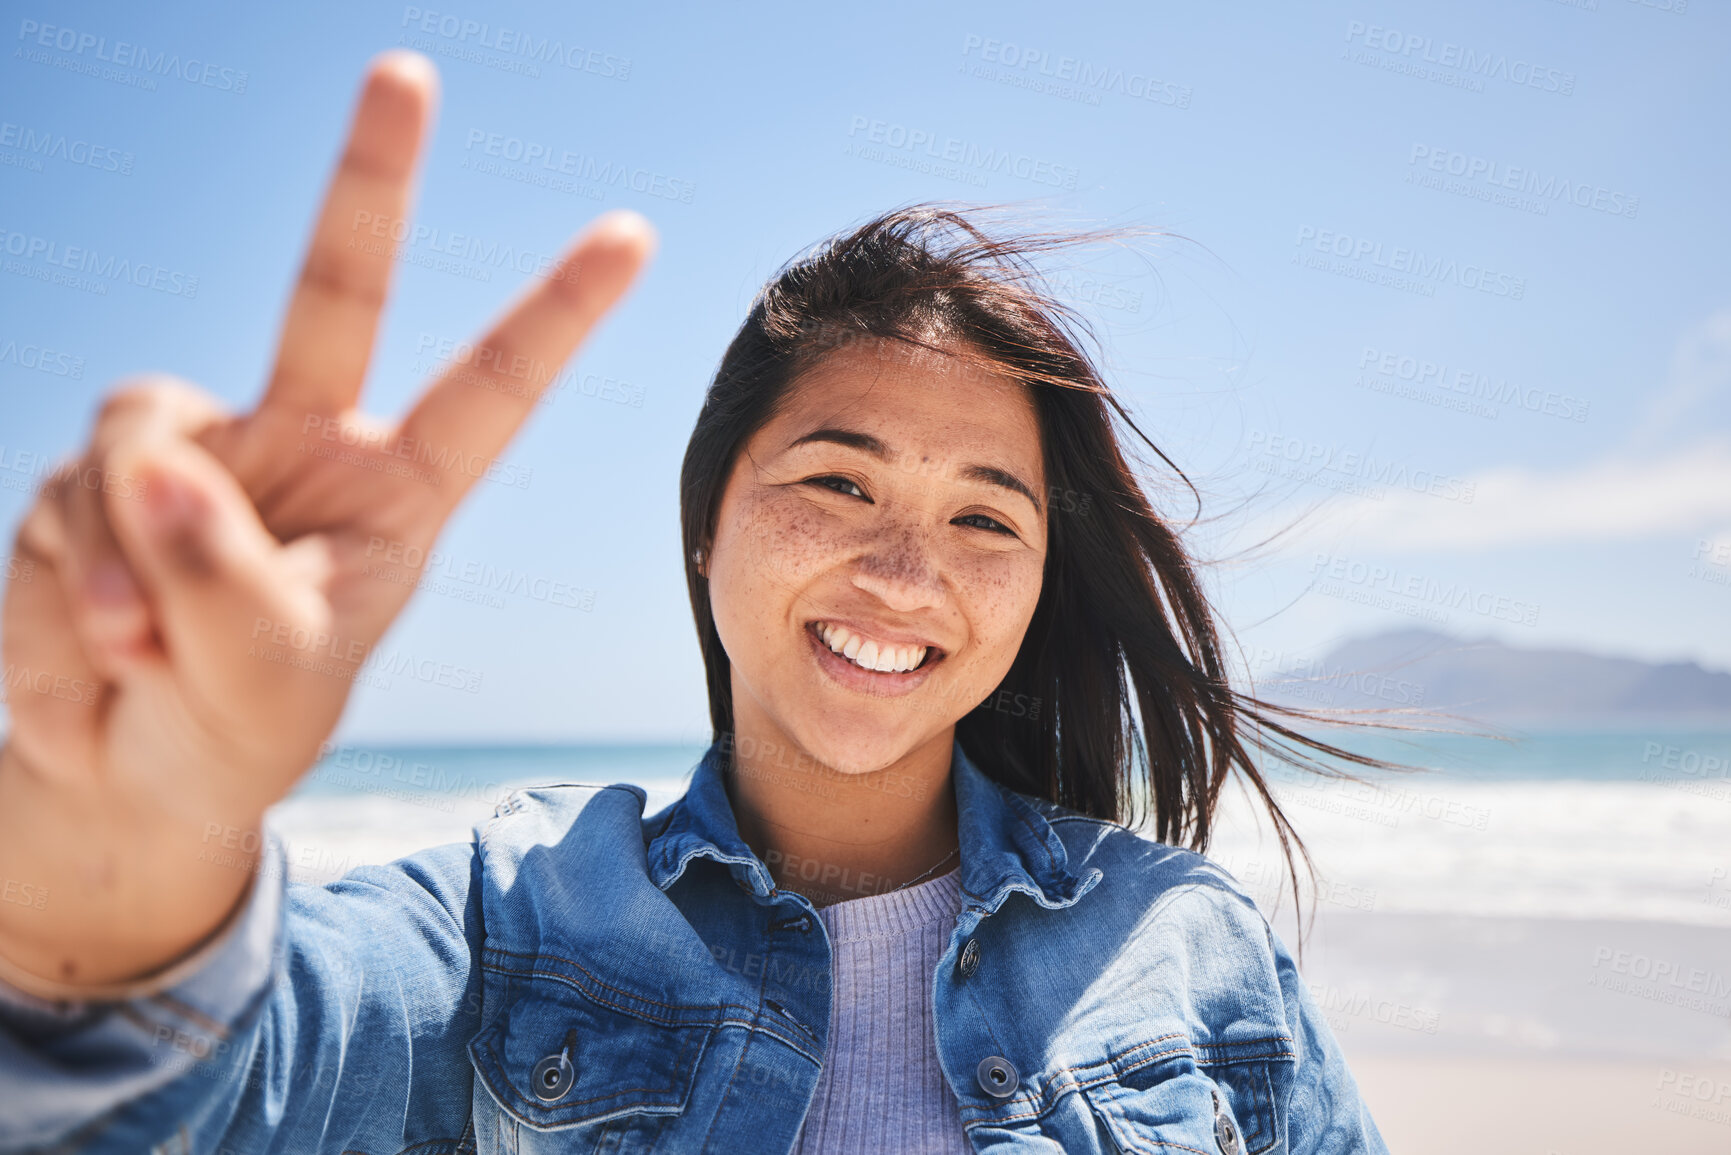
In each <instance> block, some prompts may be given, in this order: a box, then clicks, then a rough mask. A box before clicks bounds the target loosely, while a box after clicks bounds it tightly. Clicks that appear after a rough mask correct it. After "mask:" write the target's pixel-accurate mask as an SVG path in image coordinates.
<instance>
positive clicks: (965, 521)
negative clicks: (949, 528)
mask: <svg viewBox="0 0 1731 1155" xmlns="http://www.w3.org/2000/svg"><path fill="white" fill-rule="evenodd" d="M975 523H984V524H975ZM950 524H951V525H970V524H971V525H972V527H973V528H974V529H984V530H988V531H990V532H992V533H1003V534H1008V535H1009V536H1011V537H1015V536H1016V531H1015V530H1013V529H1011V528H1010V527H1009V526H1007V525H1005V524H1004V523H1003V522H1001V521H997V520H995V519H993V518H990V517H987V516H986V515H985V514H983V513H964V514H963V515H962V516H960V517H958V518H956V519H955V521H952V522H951V523H950Z"/></svg>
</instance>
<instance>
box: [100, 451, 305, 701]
mask: <svg viewBox="0 0 1731 1155" xmlns="http://www.w3.org/2000/svg"><path fill="white" fill-rule="evenodd" d="M111 460H113V461H114V465H115V468H116V469H118V470H119V471H121V473H122V475H123V476H130V477H133V478H136V479H137V480H138V481H139V482H140V483H141V485H142V488H143V494H142V497H141V498H140V499H138V500H127V499H125V498H122V497H119V496H116V495H110V500H109V501H108V502H107V512H108V515H109V519H110V522H111V524H112V525H113V527H114V531H115V537H116V538H117V540H118V541H119V542H120V545H121V548H122V550H123V551H124V553H125V554H126V558H127V562H128V564H129V566H130V567H131V568H132V571H133V573H134V574H135V575H136V576H137V578H138V580H139V583H140V585H141V586H142V587H143V589H144V593H145V595H146V597H147V599H148V600H149V601H150V603H151V608H152V616H153V618H154V620H155V624H156V627H157V632H158V635H159V637H160V639H161V642H162V647H163V649H164V650H165V651H166V653H167V656H168V659H169V664H170V665H171V666H172V667H173V668H174V671H175V675H176V679H177V680H181V681H183V682H185V683H186V684H187V686H188V688H189V689H197V690H201V691H203V692H202V693H201V694H200V695H199V696H200V697H201V698H202V699H203V700H204V701H206V702H209V703H219V702H231V703H235V704H239V703H241V702H244V701H248V700H250V699H251V697H252V692H253V691H270V690H274V689H280V688H281V687H282V686H283V685H284V684H285V683H286V682H288V681H289V680H290V675H291V673H292V672H293V669H294V667H293V666H291V665H288V664H285V663H283V662H280V661H277V662H273V661H271V660H268V659H261V656H260V655H261V651H263V650H267V649H269V648H270V642H269V639H270V638H272V637H284V638H293V639H298V638H303V637H305V638H309V639H310V638H311V637H314V636H317V635H319V634H320V632H321V631H322V630H324V629H325V628H326V624H327V622H328V620H329V617H330V610H329V605H328V603H327V602H326V600H325V598H324V596H323V594H322V593H321V592H320V591H319V590H318V589H317V588H316V587H315V586H314V584H313V583H312V582H310V581H309V580H308V579H307V576H306V574H305V572H304V567H301V568H300V569H297V568H296V567H293V566H291V565H289V564H287V562H286V560H285V553H286V551H285V550H284V548H283V547H282V545H281V544H279V543H278V542H277V540H276V539H275V538H274V537H273V536H272V535H271V533H270V531H269V530H267V529H266V528H265V526H264V524H263V522H261V521H260V520H259V516H258V512H257V510H256V509H254V507H253V504H252V501H251V499H250V498H248V497H247V495H246V493H245V491H244V490H242V489H241V487H240V484H239V482H238V481H236V480H235V478H234V476H233V475H232V474H231V473H229V472H228V470H226V469H225V468H223V466H222V465H221V464H220V463H219V462H218V461H217V460H216V459H215V458H214V457H212V456H211V455H210V454H209V453H208V452H206V451H205V450H204V449H202V448H201V447H200V446H198V445H196V444H193V443H191V442H187V441H180V440H169V439H161V440H155V441H154V442H153V443H151V444H148V445H145V446H140V447H135V448H131V452H129V453H128V452H126V451H123V450H119V449H117V450H116V451H115V453H114V454H113V455H112V457H111ZM261 642H262V644H261Z"/></svg>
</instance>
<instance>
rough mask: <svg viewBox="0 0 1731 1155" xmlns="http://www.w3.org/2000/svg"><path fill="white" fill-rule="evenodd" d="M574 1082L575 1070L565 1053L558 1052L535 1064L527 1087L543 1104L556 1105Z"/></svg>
mask: <svg viewBox="0 0 1731 1155" xmlns="http://www.w3.org/2000/svg"><path fill="white" fill-rule="evenodd" d="M576 1080H577V1069H576V1068H575V1067H573V1066H572V1065H571V1060H570V1059H568V1058H566V1056H565V1052H564V1051H559V1052H558V1053H556V1054H552V1055H548V1056H547V1057H546V1058H545V1059H542V1060H541V1061H540V1062H539V1063H536V1064H535V1070H534V1071H533V1072H531V1074H530V1075H529V1086H530V1088H531V1089H532V1090H533V1091H534V1092H535V1097H536V1098H537V1099H539V1100H541V1101H542V1102H543V1103H557V1102H558V1101H559V1100H560V1099H563V1098H564V1097H565V1096H566V1094H567V1093H568V1092H569V1091H570V1090H571V1084H572V1083H574V1082H576Z"/></svg>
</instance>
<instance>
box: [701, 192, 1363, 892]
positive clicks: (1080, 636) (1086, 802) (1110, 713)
mask: <svg viewBox="0 0 1731 1155" xmlns="http://www.w3.org/2000/svg"><path fill="white" fill-rule="evenodd" d="M986 211H987V210H959V209H953V208H945V207H941V206H936V205H925V204H922V205H914V206H910V207H907V208H902V209H898V210H895V211H893V212H889V213H886V214H884V215H883V216H880V217H877V218H876V219H874V220H871V221H868V222H867V223H866V224H864V225H861V226H860V227H859V228H857V229H855V230H853V231H851V232H848V233H846V234H843V235H840V236H837V237H835V238H833V239H831V240H830V241H828V242H826V243H825V244H823V245H822V246H820V247H819V248H817V249H816V250H814V251H813V252H812V253H810V254H808V255H806V256H805V257H803V258H801V259H798V260H796V261H794V262H792V263H790V264H789V265H787V266H785V267H784V268H783V269H782V270H781V271H780V272H779V273H777V274H776V275H775V277H774V278H772V279H771V281H770V282H769V283H768V284H767V285H766V286H765V287H764V288H763V290H762V291H761V292H760V293H759V294H758V295H757V298H756V300H755V301H754V302H753V303H752V307H751V310H750V312H749V313H748V314H747V316H746V318H745V322H744V324H742V325H741V326H740V329H739V332H738V334H737V335H736V336H735V337H734V339H733V341H732V342H731V343H730V344H729V345H728V347H727V351H726V353H725V354H724V355H723V357H722V359H721V364H720V366H719V367H718V368H717V370H716V373H715V378H714V380H713V381H712V382H711V384H710V386H709V390H708V393H707V395H706V396H705V398H704V402H703V408H702V411H701V412H700V413H699V414H698V417H697V425H696V428H695V429H694V430H693V431H692V434H691V441H690V443H689V445H687V447H686V451H685V461H684V465H683V468H682V470H681V473H680V513H681V522H682V528H683V542H684V549H685V571H686V583H687V585H688V587H689V590H690V594H691V611H692V615H693V616H694V618H695V619H696V624H697V635H698V638H699V640H700V642H701V644H702V647H703V661H704V667H705V671H706V674H707V677H708V686H709V714H710V720H711V723H712V725H713V726H714V729H715V734H716V736H717V737H718V738H719V737H721V736H723V735H726V734H730V733H731V732H732V730H733V701H732V689H731V675H730V666H729V662H728V658H727V654H726V652H725V651H724V650H723V649H722V645H721V638H720V636H719V635H718V634H717V632H716V629H715V623H714V619H713V617H712V615H711V611H710V605H709V588H708V583H707V581H706V580H705V578H704V577H703V575H702V574H701V573H699V572H698V566H697V563H696V562H695V560H694V557H695V554H696V551H698V550H699V549H702V548H707V546H708V544H709V542H710V541H711V539H712V537H713V533H714V529H715V518H716V515H717V511H718V510H719V508H720V504H721V496H722V490H723V487H724V486H725V484H726V480H727V478H728V476H729V475H730V473H731V471H732V469H733V466H734V462H735V459H736V458H737V456H738V454H739V452H740V450H741V448H742V447H743V446H744V444H745V443H746V441H747V440H748V439H749V438H750V437H751V436H752V434H754V433H755V432H756V431H757V430H758V429H759V428H761V427H762V426H763V425H764V424H765V423H766V422H767V421H768V420H769V419H770V418H771V417H772V416H773V415H774V413H775V411H776V408H777V406H778V404H779V403H780V401H781V400H782V398H784V397H785V396H786V395H787V393H788V390H789V388H790V387H791V386H792V385H793V384H794V383H795V382H796V381H797V380H798V378H799V377H800V375H801V374H802V373H804V372H805V371H806V370H808V369H809V368H811V367H812V366H813V365H814V364H816V363H817V362H818V361H819V360H821V359H822V358H824V357H825V356H828V355H830V354H832V353H833V352H835V351H836V350H837V349H839V348H842V347H845V346H846V345H848V344H849V343H851V342H857V341H873V340H878V339H883V340H892V341H901V342H906V343H908V344H911V345H915V346H919V347H922V348H926V349H933V350H936V351H939V352H946V351H947V352H950V353H952V354H954V353H955V352H956V351H957V350H958V349H959V350H960V351H961V355H962V358H963V360H964V361H966V362H971V363H973V364H974V365H975V366H976V367H979V368H983V369H985V370H988V371H990V372H992V373H994V374H999V375H1002V376H1005V377H1008V378H1011V379H1013V380H1017V381H1020V382H1022V383H1024V384H1026V385H1027V386H1028V387H1029V390H1030V393H1031V395H1032V399H1033V402H1034V406H1035V409H1036V412H1037V414H1038V418H1039V424H1040V429H1041V437H1042V442H1043V445H1044V454H1045V468H1046V480H1047V483H1048V486H1049V487H1050V492H1051V494H1052V495H1053V497H1054V498H1055V499H1057V500H1054V501H1052V502H1049V503H1048V504H1049V505H1050V506H1051V513H1052V515H1053V516H1050V517H1049V518H1048V538H1047V553H1046V563H1045V573H1044V579H1043V583H1042V586H1041V590H1040V598H1039V602H1038V604H1037V605H1036V608H1035V610H1034V614H1033V618H1032V620H1031V622H1030V623H1029V626H1028V631H1027V635H1026V636H1025V638H1024V639H1023V642H1022V646H1021V650H1020V652H1019V653H1018V654H1017V656H1016V659H1015V662H1014V664H1013V665H1012V666H1011V667H1010V671H1009V673H1008V674H1007V675H1005V677H1004V681H1003V683H1002V685H1001V686H1000V687H999V692H998V694H995V695H994V697H999V696H1000V695H1002V694H1009V695H1011V697H1010V698H1009V699H1002V700H1010V701H1014V700H1015V696H1016V695H1020V696H1021V700H1022V701H1024V702H1027V701H1033V702H1038V703H1041V704H1044V708H1043V709H1042V710H1041V711H1040V721H1039V724H1038V725H1034V726H1031V725H1030V723H1029V720H1028V718H1027V717H1026V716H1025V713H1024V716H1016V712H1014V711H1004V710H997V709H976V710H973V711H970V712H969V713H967V714H966V715H965V716H963V717H962V719H961V720H960V722H959V723H958V724H957V730H956V732H957V737H958V739H959V740H960V742H961V744H962V748H963V749H964V750H965V751H967V753H968V756H969V757H970V758H972V759H973V760H974V761H975V763H976V764H977V765H978V766H979V767H980V769H981V770H982V771H983V772H984V773H986V774H987V775H989V776H990V777H992V778H993V779H994V780H996V781H998V782H1000V783H1002V784H1003V785H1005V786H1008V787H1010V788H1011V789H1014V790H1018V791H1021V792H1023V793H1025V794H1030V795H1034V796H1036V797H1039V798H1044V799H1048V800H1050V801H1053V802H1057V803H1060V804H1062V805H1064V806H1067V807H1070V808H1072V809H1074V810H1077V811H1079V812H1081V813H1083V814H1087V815H1091V816H1094V817H1097V818H1105V819H1109V820H1112V821H1115V822H1121V823H1125V824H1128V825H1132V826H1140V825H1141V824H1142V822H1143V816H1142V815H1141V814H1140V813H1138V809H1139V808H1138V802H1139V801H1140V798H1139V796H1138V792H1137V790H1136V789H1135V786H1136V784H1137V782H1138V780H1140V782H1141V783H1142V784H1143V785H1144V786H1145V788H1146V796H1147V798H1148V799H1150V800H1151V801H1152V804H1153V818H1154V826H1153V832H1154V835H1155V837H1156V838H1158V839H1159V840H1160V841H1162V842H1167V843H1171V844H1175V845H1186V844H1187V845H1189V846H1190V847H1191V848H1192V849H1195V850H1198V851H1205V850H1206V849H1207V847H1208V843H1209V839H1210V835H1211V833H1212V823H1213V816H1214V811H1215V807H1216V805H1217V803H1218V801H1219V797H1220V792H1221V788H1222V787H1223V786H1224V785H1225V784H1226V782H1227V780H1228V779H1229V778H1230V776H1231V775H1232V774H1233V773H1234V772H1237V773H1238V774H1240V775H1242V776H1243V778H1244V779H1245V781H1246V782H1247V783H1248V784H1249V786H1250V787H1251V788H1252V789H1253V790H1254V791H1255V792H1256V794H1257V795H1258V796H1259V797H1260V798H1261V800H1262V803H1263V805H1264V806H1265V807H1266V808H1267V812H1268V814H1269V816H1270V818H1271V819H1272V820H1273V824H1274V829H1275V832H1276V833H1277V835H1278V836H1279V839H1280V843H1281V846H1282V849H1283V851H1284V852H1285V855H1286V860H1287V866H1288V873H1289V877H1290V878H1291V880H1292V884H1293V888H1294V892H1295V893H1296V892H1297V886H1298V878H1297V872H1296V869H1295V867H1294V866H1293V847H1294V845H1296V846H1297V849H1298V851H1299V853H1300V854H1302V855H1304V857H1305V860H1306V862H1307V863H1308V861H1309V856H1308V854H1307V853H1305V851H1304V846H1303V842H1302V840H1301V839H1299V838H1298V836H1297V833H1296V831H1294V830H1293V829H1292V826H1291V824H1290V823H1289V822H1288V821H1287V819H1286V817H1285V815H1284V814H1283V813H1282V812H1281V809H1280V806H1279V804H1278V803H1277V802H1276V801H1275V799H1274V797H1273V794H1272V793H1271V791H1270V789H1269V786H1268V783H1267V781H1266V779H1265V778H1264V776H1263V774H1262V772H1261V770H1260V769H1259V768H1258V766H1257V763H1256V761H1255V759H1254V758H1253V757H1252V754H1251V750H1252V749H1253V748H1254V749H1257V750H1261V751H1263V752H1264V753H1267V754H1270V755H1273V756H1274V757H1276V758H1278V759H1279V760H1281V761H1284V762H1287V763H1290V764H1293V765H1296V766H1298V767H1301V768H1303V769H1307V770H1311V771H1313V772H1316V773H1321V774H1325V775H1331V776H1342V775H1341V772H1340V771H1338V770H1335V769H1333V768H1331V767H1329V766H1327V765H1326V764H1325V763H1323V762H1320V761H1318V759H1317V757H1316V756H1317V755H1323V756H1326V757H1328V758H1335V759H1344V760H1346V761H1349V762H1354V763H1357V764H1359V765H1383V763H1381V762H1379V761H1377V760H1375V759H1371V758H1367V757H1363V756H1361V755H1358V754H1353V753H1350V752H1348V751H1345V750H1342V749H1339V748H1337V747H1335V746H1333V745H1330V744H1328V743H1325V742H1322V741H1320V740H1319V739H1316V738H1314V737H1311V736H1308V735H1306V734H1304V733H1301V732H1300V731H1298V730H1297V729H1295V728H1293V723H1298V722H1303V721H1306V720H1321V719H1320V718H1319V716H1318V715H1316V714H1314V713H1311V712H1306V711H1300V710H1295V709H1290V708H1287V707H1283V706H1277V705H1272V704H1269V703H1267V702H1264V701H1261V700H1259V699H1257V698H1254V697H1251V696H1249V695H1247V694H1245V693H1241V692H1239V691H1236V690H1234V689H1233V687H1232V686H1231V685H1230V684H1229V683H1228V671H1227V668H1226V664H1225V662H1224V661H1223V657H1222V652H1221V649H1222V647H1221V639H1220V635H1219V631H1218V628H1217V626H1216V622H1215V615H1214V613H1213V611H1212V609H1211V607H1210V605H1209V603H1208V600H1207V598H1206V597H1205V595H1204V593H1203V590H1202V588H1201V586H1200V584H1199V582H1198V580H1197V568H1196V564H1195V563H1194V562H1193V561H1192V559H1191V557H1190V556H1189V554H1188V553H1187V552H1186V550H1185V548H1184V545H1183V544H1182V542H1181V541H1180V540H1179V537H1178V536H1177V534H1176V533H1175V532H1174V531H1173V530H1172V529H1171V528H1170V527H1169V526H1168V525H1167V523H1166V521H1164V520H1163V519H1162V518H1161V517H1160V516H1159V515H1158V514H1156V513H1155V512H1154V509H1153V507H1152V506H1151V505H1150V503H1149V500H1148V498H1147V496H1146V495H1145V494H1144V493H1143V491H1142V488H1141V485H1140V484H1139V483H1138V481H1137V478H1136V475H1135V473H1134V472H1133V470H1132V469H1131V466H1130V463H1129V462H1128V461H1127V460H1126V458H1125V455H1124V453H1123V452H1122V449H1121V446H1120V440H1119V432H1118V429H1119V426H1120V425H1121V426H1122V428H1124V429H1126V430H1128V431H1129V432H1130V433H1132V434H1133V435H1134V436H1135V437H1136V438H1138V439H1140V441H1141V442H1142V443H1143V444H1145V445H1146V446H1147V447H1148V448H1149V449H1150V450H1152V451H1153V453H1154V454H1155V455H1157V456H1158V457H1159V458H1160V460H1161V461H1162V462H1164V463H1165V465H1166V466H1167V467H1169V468H1170V469H1171V470H1172V472H1173V473H1174V474H1175V475H1176V476H1177V477H1178V478H1179V479H1180V480H1182V481H1184V483H1185V484H1186V485H1189V481H1188V479H1187V478H1184V475H1183V473H1182V471H1180V470H1179V469H1178V468H1177V466H1175V465H1173V464H1172V462H1171V461H1170V460H1169V459H1167V458H1166V456H1165V454H1163V453H1161V452H1160V450H1159V448H1158V447H1157V446H1155V445H1154V443H1153V442H1152V441H1151V440H1149V438H1148V437H1147V436H1146V435H1145V434H1144V433H1143V432H1142V431H1141V430H1140V429H1139V428H1137V426H1136V423H1135V422H1134V421H1133V420H1132V419H1131V417H1130V416H1129V414H1128V413H1127V412H1126V411H1125V409H1124V407H1123V406H1122V405H1121V404H1120V402H1119V401H1118V399H1117V398H1116V397H1115V396H1114V395H1113V393H1112V391H1111V389H1110V388H1109V387H1108V386H1107V385H1106V383H1105V381H1104V380H1103V379H1102V376H1101V374H1100V372H1099V371H1098V370H1097V369H1096V367H1095V365H1094V362H1093V361H1092V360H1091V359H1090V358H1089V356H1088V355H1087V354H1086V353H1085V352H1084V351H1083V349H1084V344H1083V340H1082V337H1083V335H1085V334H1087V333H1088V331H1089V330H1088V327H1087V325H1086V322H1085V321H1084V320H1083V319H1082V318H1080V317H1078V316H1077V315H1076V314H1075V313H1074V312H1073V311H1072V310H1070V309H1069V308H1067V307H1066V306H1064V305H1063V304H1062V303H1060V302H1059V301H1057V300H1055V299H1054V298H1053V296H1052V294H1051V293H1050V292H1049V291H1047V290H1046V288H1045V283H1044V281H1043V280H1042V277H1041V274H1040V273H1039V271H1038V269H1037V268H1036V266H1035V264H1034V262H1033V261H1032V259H1031V258H1032V257H1034V256H1035V255H1036V254H1038V253H1041V252H1044V251H1047V250H1051V249H1056V248H1060V247H1064V246H1067V245H1073V244H1077V243H1082V242H1088V241H1093V240H1098V239H1102V238H1106V237H1109V236H1111V235H1113V234H1111V233H1069V234H1051V233H1033V234H1030V233H1025V232H1024V233H1000V234H996V235H988V234H987V233H986V232H985V231H984V229H983V228H982V227H981V226H980V224H978V223H977V218H979V217H980V216H982V215H984V213H985V212H986ZM1192 492H1194V487H1192Z"/></svg>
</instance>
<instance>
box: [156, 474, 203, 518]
mask: <svg viewBox="0 0 1731 1155" xmlns="http://www.w3.org/2000/svg"><path fill="white" fill-rule="evenodd" d="M144 512H145V516H146V517H148V518H149V519H150V520H151V522H153V523H154V524H155V526H156V528H157V529H159V530H177V529H188V528H191V527H192V526H193V525H195V524H197V522H198V520H199V518H200V517H201V516H202V515H203V513H204V506H203V502H202V501H201V500H200V498H199V495H198V493H197V491H196V490H194V489H193V488H192V486H190V485H188V484H187V483H186V481H185V480H184V479H183V478H180V477H176V476H175V475H174V474H172V473H170V472H168V471H167V470H166V469H159V468H151V469H147V470H145V471H144Z"/></svg>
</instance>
